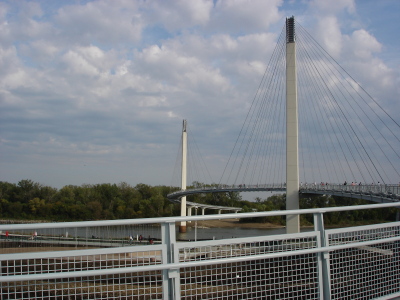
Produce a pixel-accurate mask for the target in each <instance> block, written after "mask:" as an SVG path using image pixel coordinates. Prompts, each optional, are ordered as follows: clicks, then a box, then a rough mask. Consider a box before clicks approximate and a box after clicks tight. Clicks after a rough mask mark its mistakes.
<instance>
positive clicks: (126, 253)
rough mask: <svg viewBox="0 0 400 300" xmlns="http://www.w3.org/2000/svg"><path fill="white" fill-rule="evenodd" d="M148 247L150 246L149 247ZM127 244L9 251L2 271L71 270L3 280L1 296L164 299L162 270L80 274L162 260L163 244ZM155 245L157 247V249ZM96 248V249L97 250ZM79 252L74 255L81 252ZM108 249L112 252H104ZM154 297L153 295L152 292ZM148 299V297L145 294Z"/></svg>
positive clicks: (146, 264) (8, 274) (21, 297)
mask: <svg viewBox="0 0 400 300" xmlns="http://www.w3.org/2000/svg"><path fill="white" fill-rule="evenodd" d="M146 248H147V249H146ZM148 248H149V246H145V247H140V246H139V247H124V248H110V249H95V250H81V251H63V252H47V253H41V252H38V253H36V254H30V256H32V257H30V258H24V254H22V253H21V254H8V255H3V256H2V257H1V273H2V274H7V276H14V275H17V276H18V275H33V278H34V275H35V274H36V275H40V276H41V277H43V274H48V275H49V276H48V278H52V276H51V274H59V273H64V274H65V273H69V274H71V273H72V274H76V277H75V276H73V275H72V276H71V275H69V276H65V275H64V277H63V276H62V275H61V276H57V277H55V278H52V279H45V280H43V279H42V280H31V281H15V282H3V283H2V285H1V295H2V298H1V299H135V297H136V298H138V299H139V298H140V297H143V295H151V297H152V299H162V296H161V293H162V278H161V272H160V271H157V270H156V271H148V272H132V273H121V274H119V273H118V272H115V273H114V274H104V275H95V274H94V275H93V276H79V277H78V275H79V273H78V272H80V271H96V270H98V271H100V270H106V269H110V270H111V271H112V270H115V269H118V268H129V267H135V266H148V265H157V264H161V262H162V255H161V252H162V250H161V248H162V246H160V245H158V246H152V247H151V248H152V249H148ZM153 248H156V249H155V250H154V249H153ZM93 251H95V252H94V253H93ZM78 252H79V255H74V254H75V253H78ZM104 252H108V253H104ZM149 297H150V296H149ZM141 299H146V298H141Z"/></svg>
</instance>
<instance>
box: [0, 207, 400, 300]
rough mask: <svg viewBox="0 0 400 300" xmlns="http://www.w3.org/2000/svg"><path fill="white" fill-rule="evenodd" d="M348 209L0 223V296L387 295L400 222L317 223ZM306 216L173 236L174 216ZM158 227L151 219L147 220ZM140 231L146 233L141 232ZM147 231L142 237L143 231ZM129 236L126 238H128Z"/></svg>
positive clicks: (398, 274) (393, 279)
mask: <svg viewBox="0 0 400 300" xmlns="http://www.w3.org/2000/svg"><path fill="white" fill-rule="evenodd" d="M398 206H399V204H398V203H397V204H396V203H389V204H374V205H363V206H351V207H335V208H323V209H307V210H297V211H273V212H258V213H241V214H222V215H206V216H203V215H201V216H192V217H176V218H155V219H131V220H114V221H93V222H68V223H40V224H16V225H0V231H1V243H0V245H1V248H0V253H1V254H0V263H1V276H0V285H1V287H0V289H1V295H2V299H71V298H73V299H244V298H245V299H389V298H393V297H395V296H400V284H399V278H400V252H399V244H400V222H398V221H397V222H393V223H385V224H375V225H367V226H357V227H350V228H340V229H328V230H327V229H325V228H324V222H323V216H324V214H326V213H330V212H338V211H349V210H359V209H379V208H384V207H398ZM291 214H313V215H314V229H313V230H312V231H308V232H302V233H298V234H279V235H261V236H257V237H241V238H230V239H220V240H213V239H212V237H211V236H210V239H209V240H202V241H193V242H190V241H185V242H179V241H177V237H176V227H175V223H176V222H181V221H183V220H187V221H189V220H190V221H192V224H193V223H195V222H193V221H200V220H216V219H227V218H239V217H241V218H246V217H247V218H248V217H252V218H253V217H265V216H282V215H291ZM155 224H156V225H155ZM140 235H142V236H144V237H145V238H144V239H139V236H140ZM149 236H150V237H149ZM131 237H132V238H131Z"/></svg>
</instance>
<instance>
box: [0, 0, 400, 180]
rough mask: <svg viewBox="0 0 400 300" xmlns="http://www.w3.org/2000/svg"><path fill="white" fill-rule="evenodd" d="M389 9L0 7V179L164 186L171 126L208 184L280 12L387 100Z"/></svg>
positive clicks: (173, 147) (392, 46) (395, 34)
mask: <svg viewBox="0 0 400 300" xmlns="http://www.w3.org/2000/svg"><path fill="white" fill-rule="evenodd" d="M399 11H400V1H397V0H380V1H376V0H359V1H356V0H336V1H330V0H312V1H307V0H299V1H294V0H293V1H286V0H285V1H282V0H253V1H251V0H214V1H212V0H193V1H187V0H175V1H173V0H163V1H161V0H160V1H153V0H113V1H109V0H98V1H83V0H82V1H78V0H76V1H73V0H70V1H53V0H48V1H45V0H43V1H40V0H38V1H22V0H21V1H19V0H17V1H15V0H12V1H4V0H2V1H0V181H8V182H15V183H16V182H18V181H20V180H22V179H31V180H33V181H35V182H39V183H42V184H44V185H50V186H53V187H57V188H60V187H62V186H64V185H68V184H74V185H81V184H84V183H89V184H90V183H119V182H122V181H124V182H127V183H129V184H132V185H136V184H138V183H146V184H150V185H170V184H171V183H172V184H173V183H174V182H176V181H172V180H171V177H172V175H173V171H174V167H175V164H176V157H177V153H178V149H179V141H180V135H181V127H182V120H183V119H187V121H188V124H189V129H190V132H191V133H192V134H193V135H194V136H195V140H196V144H197V145H198V146H199V150H200V152H201V153H202V155H203V159H204V161H205V163H206V164H207V166H208V169H209V171H210V173H211V176H212V177H213V178H214V180H216V179H218V177H219V176H220V174H221V173H222V169H223V167H224V165H225V164H226V161H227V159H228V156H229V154H230V152H231V150H232V147H233V145H234V143H235V139H236V137H237V135H238V133H239V131H240V127H241V125H242V123H243V121H244V119H245V116H246V113H247V111H248V107H249V103H250V102H251V101H252V99H253V97H254V94H255V92H256V89H257V86H258V84H259V82H260V80H261V77H262V74H263V73H264V71H265V68H266V65H267V63H268V61H269V59H270V57H271V54H272V51H273V49H274V47H275V44H276V42H277V38H278V36H279V34H280V32H281V30H282V28H283V26H284V22H285V18H286V17H287V16H292V15H294V16H295V17H296V20H297V21H298V22H299V23H300V24H301V25H302V26H303V27H304V28H306V29H307V31H308V32H310V33H311V34H312V35H313V36H314V38H315V39H316V40H317V41H318V42H319V43H320V44H321V45H322V46H323V47H324V48H325V49H326V50H327V51H329V52H330V53H331V54H332V55H333V56H334V58H335V59H336V60H337V61H338V62H339V63H342V64H343V66H344V68H345V69H346V70H347V71H348V72H349V73H350V74H352V75H353V77H354V78H355V79H356V80H357V81H358V82H359V83H360V84H361V85H362V86H364V87H365V88H366V89H367V90H368V91H369V92H370V93H371V94H372V95H373V96H374V93H375V92H376V91H380V93H379V97H380V99H384V97H382V95H383V94H384V93H388V94H390V97H389V98H390V99H397V100H399V99H400V88H399V86H400V56H399V53H400V39H399V36H400V35H399V30H400V26H399V23H398V13H399ZM355 55H356V56H357V57H358V61H357V63H354V60H352V59H349V58H350V57H354V56H355ZM365 70H368V71H365ZM382 90H383V91H382ZM386 104H387V103H386ZM382 105H383V106H385V103H384V101H383V102H382ZM393 107H397V108H398V107H399V106H398V105H397V106H393ZM391 115H392V116H394V117H397V119H398V116H399V115H400V111H391ZM215 178H216V179H215Z"/></svg>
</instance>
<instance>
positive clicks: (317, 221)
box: [313, 212, 331, 300]
mask: <svg viewBox="0 0 400 300" xmlns="http://www.w3.org/2000/svg"><path fill="white" fill-rule="evenodd" d="M313 216H314V230H315V231H319V233H320V245H318V247H325V246H328V241H327V240H326V238H325V228H324V212H319V213H315V214H314V215H313ZM318 274H319V276H318V278H319V293H320V297H321V299H324V300H330V299H331V272H330V261H329V252H320V253H319V254H318Z"/></svg>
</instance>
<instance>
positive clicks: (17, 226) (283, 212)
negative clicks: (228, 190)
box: [0, 202, 400, 231]
mask: <svg viewBox="0 0 400 300" xmlns="http://www.w3.org/2000/svg"><path fill="white" fill-rule="evenodd" d="M386 207H399V208H400V202H394V203H379V204H367V205H354V206H340V207H324V208H309V209H298V210H276V211H264V212H248V213H230V214H212V215H197V216H184V217H161V218H146V219H123V220H105V221H80V222H57V223H29V224H4V225H0V230H3V231H4V230H20V229H32V228H34V229H45V228H74V227H100V226H114V225H141V224H157V223H158V224H159V223H175V222H182V221H202V220H220V219H237V218H258V217H272V216H283V215H303V214H314V213H328V212H339V211H351V210H364V209H375V208H386Z"/></svg>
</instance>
